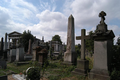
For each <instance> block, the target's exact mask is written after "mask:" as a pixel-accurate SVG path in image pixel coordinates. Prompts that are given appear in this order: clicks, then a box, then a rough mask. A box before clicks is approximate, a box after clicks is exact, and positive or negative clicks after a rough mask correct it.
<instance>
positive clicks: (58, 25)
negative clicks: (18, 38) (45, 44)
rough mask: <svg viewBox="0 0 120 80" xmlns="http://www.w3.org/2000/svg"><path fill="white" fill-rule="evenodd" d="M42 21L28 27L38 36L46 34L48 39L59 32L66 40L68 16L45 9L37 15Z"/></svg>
mask: <svg viewBox="0 0 120 80" xmlns="http://www.w3.org/2000/svg"><path fill="white" fill-rule="evenodd" d="M36 16H37V17H38V18H39V20H40V22H39V23H38V24H36V25H34V26H31V27H28V29H29V30H31V31H32V32H33V34H36V36H37V37H42V36H44V37H45V39H46V40H51V39H52V36H54V35H56V34H58V35H60V36H61V39H62V40H63V41H66V35H67V32H66V30H67V18H66V17H65V16H64V15H63V14H62V13H60V12H52V11H49V10H45V11H43V12H41V13H40V14H37V15H36Z"/></svg>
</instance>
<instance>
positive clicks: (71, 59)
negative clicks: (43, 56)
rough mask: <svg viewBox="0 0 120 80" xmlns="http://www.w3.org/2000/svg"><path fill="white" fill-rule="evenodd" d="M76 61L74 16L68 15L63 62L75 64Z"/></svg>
mask: <svg viewBox="0 0 120 80" xmlns="http://www.w3.org/2000/svg"><path fill="white" fill-rule="evenodd" d="M76 62H77V54H76V53H75V34H74V18H73V16H72V15H70V17H69V18H68V31H67V50H66V52H65V53H64V62H63V64H68V65H75V64H76Z"/></svg>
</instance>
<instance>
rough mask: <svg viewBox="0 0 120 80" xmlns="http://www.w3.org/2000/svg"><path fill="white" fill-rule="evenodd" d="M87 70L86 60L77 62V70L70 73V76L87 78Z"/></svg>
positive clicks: (87, 63) (87, 62)
mask: <svg viewBox="0 0 120 80" xmlns="http://www.w3.org/2000/svg"><path fill="white" fill-rule="evenodd" d="M88 70H89V61H88V60H78V61H77V68H76V69H75V70H74V71H72V74H73V75H74V74H76V75H81V76H87V72H88Z"/></svg>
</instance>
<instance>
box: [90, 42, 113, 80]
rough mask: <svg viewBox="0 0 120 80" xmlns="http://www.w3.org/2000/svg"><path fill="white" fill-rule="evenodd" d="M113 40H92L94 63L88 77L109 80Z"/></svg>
mask: <svg viewBox="0 0 120 80" xmlns="http://www.w3.org/2000/svg"><path fill="white" fill-rule="evenodd" d="M112 46H113V40H103V41H94V63H93V69H92V70H91V72H90V75H89V76H90V78H96V79H100V80H110V76H109V73H108V72H109V70H110V65H111V57H112Z"/></svg>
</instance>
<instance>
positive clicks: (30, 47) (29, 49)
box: [28, 39, 32, 54]
mask: <svg viewBox="0 0 120 80" xmlns="http://www.w3.org/2000/svg"><path fill="white" fill-rule="evenodd" d="M31 51H32V46H31V39H30V40H29V46H28V54H31Z"/></svg>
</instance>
